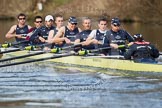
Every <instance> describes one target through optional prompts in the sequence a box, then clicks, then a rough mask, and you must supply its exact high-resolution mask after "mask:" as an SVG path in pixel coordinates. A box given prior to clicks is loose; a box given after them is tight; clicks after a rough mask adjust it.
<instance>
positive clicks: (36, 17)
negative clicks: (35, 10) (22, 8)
mask: <svg viewBox="0 0 162 108" xmlns="http://www.w3.org/2000/svg"><path fill="white" fill-rule="evenodd" d="M38 18H39V19H41V20H43V18H42V17H41V16H35V18H34V21H36V19H38Z"/></svg>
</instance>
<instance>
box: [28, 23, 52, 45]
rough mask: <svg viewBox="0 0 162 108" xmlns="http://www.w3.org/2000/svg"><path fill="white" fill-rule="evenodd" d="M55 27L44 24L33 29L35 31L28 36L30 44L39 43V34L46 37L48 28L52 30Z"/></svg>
mask: <svg viewBox="0 0 162 108" xmlns="http://www.w3.org/2000/svg"><path fill="white" fill-rule="evenodd" d="M54 29H55V27H54V26H51V27H50V28H48V27H46V26H42V27H40V28H38V29H36V30H35V32H34V33H33V34H32V35H31V37H30V41H31V43H32V44H37V43H41V42H40V41H39V39H38V37H39V36H41V37H43V38H44V39H47V38H48V34H49V31H50V30H54Z"/></svg>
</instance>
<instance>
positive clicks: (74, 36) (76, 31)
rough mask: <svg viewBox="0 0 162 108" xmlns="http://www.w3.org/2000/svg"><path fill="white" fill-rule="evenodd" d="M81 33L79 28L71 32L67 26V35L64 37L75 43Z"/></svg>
mask: <svg viewBox="0 0 162 108" xmlns="http://www.w3.org/2000/svg"><path fill="white" fill-rule="evenodd" d="M78 33H79V29H78V27H76V28H75V29H74V30H72V31H71V30H69V29H68V28H67V26H65V34H64V37H67V38H68V39H69V40H70V41H74V40H75V38H76V34H78Z"/></svg>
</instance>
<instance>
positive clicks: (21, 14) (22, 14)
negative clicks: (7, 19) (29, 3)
mask: <svg viewBox="0 0 162 108" xmlns="http://www.w3.org/2000/svg"><path fill="white" fill-rule="evenodd" d="M20 16H24V17H25V18H26V15H25V14H24V13H20V14H18V16H17V18H19V17H20Z"/></svg>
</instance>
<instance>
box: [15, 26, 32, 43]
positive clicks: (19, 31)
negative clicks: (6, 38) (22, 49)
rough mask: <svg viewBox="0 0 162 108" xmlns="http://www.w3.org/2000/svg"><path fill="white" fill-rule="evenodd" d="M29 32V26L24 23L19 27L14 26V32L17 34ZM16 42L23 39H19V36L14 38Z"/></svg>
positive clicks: (24, 34) (25, 34)
mask: <svg viewBox="0 0 162 108" xmlns="http://www.w3.org/2000/svg"><path fill="white" fill-rule="evenodd" d="M28 32H29V28H28V26H27V25H25V26H24V27H22V28H20V27H19V26H18V25H17V27H16V34H17V35H19V34H22V35H23V36H24V37H25V36H27V34H28ZM15 39H16V41H17V42H20V41H23V40H24V39H21V38H17V37H16V38H15Z"/></svg>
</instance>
